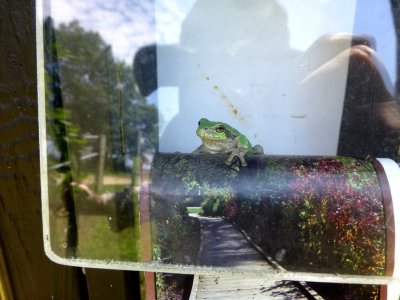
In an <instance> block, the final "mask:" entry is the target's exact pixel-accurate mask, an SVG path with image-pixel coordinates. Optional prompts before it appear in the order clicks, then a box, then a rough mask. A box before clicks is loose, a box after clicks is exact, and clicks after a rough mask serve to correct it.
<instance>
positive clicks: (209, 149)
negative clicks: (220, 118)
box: [193, 118, 264, 167]
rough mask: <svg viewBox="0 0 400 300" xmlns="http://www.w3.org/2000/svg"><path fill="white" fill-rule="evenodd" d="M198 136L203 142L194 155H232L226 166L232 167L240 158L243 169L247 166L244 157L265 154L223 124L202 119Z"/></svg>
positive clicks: (237, 132) (234, 130) (261, 149)
mask: <svg viewBox="0 0 400 300" xmlns="http://www.w3.org/2000/svg"><path fill="white" fill-rule="evenodd" d="M196 134H197V135H198V136H199V137H200V139H201V140H202V142H203V143H202V144H201V146H199V147H198V148H197V149H196V150H194V151H193V153H213V154H216V153H230V155H229V157H228V159H227V160H226V161H225V164H227V165H229V166H230V165H232V163H233V159H234V158H235V157H238V158H239V160H240V163H241V165H242V166H243V167H245V166H247V162H246V160H245V158H244V156H245V155H246V154H247V153H250V154H263V152H264V151H263V148H262V147H261V146H260V145H256V146H254V147H253V146H252V145H251V143H250V142H249V140H248V139H247V137H246V136H245V135H243V134H241V133H240V132H239V131H238V130H236V129H235V128H233V127H231V126H229V125H228V124H225V123H223V122H213V121H209V120H207V119H205V118H202V119H200V121H199V127H198V128H197V131H196Z"/></svg>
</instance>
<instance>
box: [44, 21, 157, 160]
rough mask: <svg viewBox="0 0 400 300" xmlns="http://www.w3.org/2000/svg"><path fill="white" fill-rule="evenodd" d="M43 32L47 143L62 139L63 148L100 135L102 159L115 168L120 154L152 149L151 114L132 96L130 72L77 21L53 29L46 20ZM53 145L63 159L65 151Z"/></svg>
mask: <svg viewBox="0 0 400 300" xmlns="http://www.w3.org/2000/svg"><path fill="white" fill-rule="evenodd" d="M46 26H47V29H46V32H47V37H46V40H47V43H48V45H47V47H46V70H47V74H46V83H47V85H46V95H47V99H48V107H47V112H48V114H47V117H48V120H49V121H48V124H54V125H53V126H52V127H53V128H51V129H50V132H51V131H53V132H54V134H53V139H55V140H57V139H63V138H64V137H65V136H66V137H67V139H68V140H67V141H66V142H67V143H66V145H68V147H69V146H70V144H71V143H73V142H74V141H73V140H71V137H72V136H76V137H77V139H82V136H83V135H85V134H90V135H99V134H106V135H107V136H108V137H107V147H108V149H107V153H108V154H109V155H108V157H110V156H111V155H112V156H113V157H114V158H115V161H119V163H120V164H122V163H123V160H124V158H123V155H125V154H129V156H130V157H132V156H134V155H136V154H137V151H138V149H139V148H141V149H145V150H146V149H148V150H151V149H155V148H157V147H158V145H157V140H158V132H157V123H158V120H157V109H156V107H155V106H154V105H150V104H149V103H147V100H146V99H145V98H144V97H142V96H141V95H140V94H139V93H138V92H137V90H136V84H135V80H134V77H133V69H132V67H131V66H129V65H127V64H126V63H125V62H122V61H118V60H116V59H115V58H114V55H113V53H112V49H111V46H110V45H108V44H107V43H106V42H105V41H104V40H103V39H102V37H101V36H100V34H99V33H97V32H94V31H88V30H86V29H84V28H83V27H82V26H81V25H80V24H79V22H78V21H73V22H71V23H69V24H61V25H60V26H59V27H58V28H53V27H52V22H51V19H48V20H47V21H46ZM57 110H58V111H57ZM57 118H58V119H57ZM57 120H59V121H60V122H64V123H65V124H66V125H67V128H65V127H63V125H62V124H60V125H57V124H59V123H60V122H58V123H57ZM57 127H58V128H57ZM56 144H57V146H58V147H59V151H60V152H62V153H64V154H65V155H68V154H67V153H66V150H65V148H66V146H62V145H63V144H61V143H58V142H56ZM69 150H70V151H75V152H79V151H80V150H81V149H75V148H71V149H69ZM69 155H76V156H79V155H78V154H74V153H69Z"/></svg>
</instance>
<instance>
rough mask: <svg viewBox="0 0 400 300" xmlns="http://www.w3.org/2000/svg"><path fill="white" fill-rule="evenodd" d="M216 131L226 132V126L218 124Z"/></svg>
mask: <svg viewBox="0 0 400 300" xmlns="http://www.w3.org/2000/svg"><path fill="white" fill-rule="evenodd" d="M215 131H216V132H224V131H225V127H224V126H218V127H217V128H215Z"/></svg>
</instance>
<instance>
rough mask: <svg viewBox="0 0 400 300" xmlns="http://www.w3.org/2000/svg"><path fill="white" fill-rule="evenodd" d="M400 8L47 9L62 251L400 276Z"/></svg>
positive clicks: (183, 266) (272, 4) (68, 5)
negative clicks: (399, 235)
mask: <svg viewBox="0 0 400 300" xmlns="http://www.w3.org/2000/svg"><path fill="white" fill-rule="evenodd" d="M399 14H400V10H399V8H398V7H397V5H395V4H392V1H386V0H385V1H379V2H377V1H373V0H368V1H356V0H354V1H348V0H346V1H344V0H343V1H337V0H335V1H333V0H314V1H311V0H310V1H292V0H291V1H289V0H270V1H261V0H260V1H257V0H254V1H251V2H249V1H245V0H229V1H228V0H219V1H215V0H197V1H196V0H189V1H188V0H140V1H138V0H134V1H132V0H129V1H108V2H105V1H97V0H90V1H78V0H68V1H66V0H48V1H45V2H44V3H39V4H38V28H39V29H38V57H39V59H38V70H39V75H40V77H39V98H40V101H41V102H40V105H41V107H40V109H41V118H42V119H41V153H42V154H41V159H42V184H43V212H44V214H43V216H44V217H43V219H44V225H45V226H44V227H45V246H46V250H47V253H48V255H49V256H50V257H51V258H52V259H54V260H56V261H58V262H62V263H65V264H73V265H81V266H100V267H102V266H108V267H110V266H111V267H114V268H119V269H135V270H153V271H165V272H183V273H185V272H186V273H193V272H197V273H202V272H203V273H207V272H208V273H210V272H211V273H214V274H217V273H218V272H220V273H224V272H225V273H226V272H228V273H229V272H235V271H238V272H252V274H254V272H256V273H257V272H258V273H259V274H265V273H268V274H269V276H272V277H271V278H274V279H279V278H280V279H289V280H311V281H329V280H328V279H327V278H324V277H321V276H319V275H318V274H331V276H333V277H334V278H335V280H336V282H351V283H358V284H372V283H375V284H382V283H386V282H388V280H389V278H391V277H396V276H398V272H399V271H398V270H397V269H398V267H396V264H395V261H396V253H397V252H398V251H399V249H400V244H399V240H400V239H395V236H396V230H395V228H396V226H398V224H397V223H398V221H397V222H396V220H397V219H396V218H398V216H397V215H396V213H393V212H396V209H398V207H399V201H400V199H399V191H398V190H396V189H397V187H396V182H397V181H398V180H399V178H400V175H399V174H400V171H399V169H398V165H397V162H398V159H399V141H400V109H399V102H398V89H399V87H398V66H397V61H398V38H397V37H398V35H399V29H398V25H399V21H398V15H399ZM396 246H397V247H396ZM396 251H397V252H396ZM286 271H290V273H289V272H286ZM293 272H294V273H293ZM296 272H297V273H296ZM249 274H250V273H249ZM293 274H294V275H293ZM332 274H335V275H332ZM290 276H292V277H290ZM371 293H373V292H371Z"/></svg>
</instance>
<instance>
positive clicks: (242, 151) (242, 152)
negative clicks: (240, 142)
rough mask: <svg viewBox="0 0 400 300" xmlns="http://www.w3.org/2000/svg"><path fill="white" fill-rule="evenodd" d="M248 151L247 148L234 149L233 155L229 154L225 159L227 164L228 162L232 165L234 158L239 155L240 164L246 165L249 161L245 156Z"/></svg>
mask: <svg viewBox="0 0 400 300" xmlns="http://www.w3.org/2000/svg"><path fill="white" fill-rule="evenodd" d="M246 153H247V150H245V149H233V150H232V152H231V155H229V157H228V159H227V160H226V161H225V164H227V165H228V166H230V165H232V161H233V159H234V158H235V157H238V158H239V159H240V164H241V165H242V167H246V166H247V162H246V160H245V158H244V156H245V155H246Z"/></svg>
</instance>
